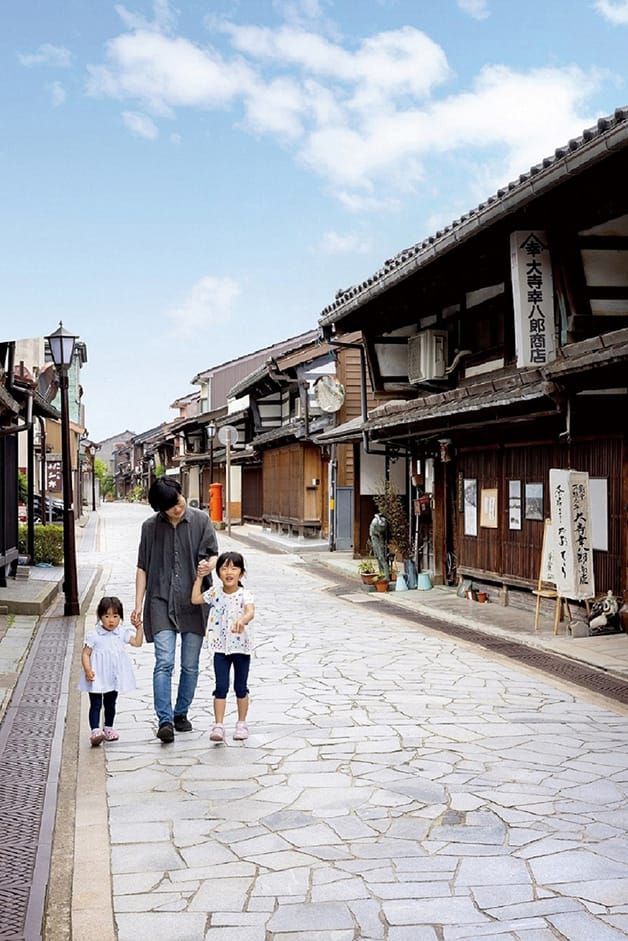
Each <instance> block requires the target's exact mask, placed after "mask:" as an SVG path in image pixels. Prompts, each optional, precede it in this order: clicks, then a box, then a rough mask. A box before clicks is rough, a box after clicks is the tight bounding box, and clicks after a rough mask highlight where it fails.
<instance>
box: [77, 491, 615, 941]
mask: <svg viewBox="0 0 628 941" xmlns="http://www.w3.org/2000/svg"><path fill="white" fill-rule="evenodd" d="M147 512H148V510H147V508H146V507H143V506H136V505H122V504H109V505H104V506H103V507H102V508H101V510H100V516H101V519H100V524H99V525H100V529H99V536H98V540H97V543H98V545H97V552H95V553H89V554H87V553H86V554H82V556H81V562H82V563H83V562H90V563H94V562H98V563H100V564H102V565H103V566H104V577H103V580H102V581H101V584H100V585H99V587H98V589H97V594H96V596H95V597H94V601H93V608H94V607H95V603H96V601H97V600H98V597H99V596H100V595H101V594H104V593H114V594H119V595H120V596H121V598H122V599H123V601H124V604H125V613H126V612H128V613H130V610H131V608H132V605H133V581H134V566H135V558H136V547H137V541H138V534H139V526H140V524H141V522H142V520H143V519H144V518H145V517H146V515H147ZM236 533H237V530H234V535H235V534H236ZM219 541H220V546H221V548H225V547H231V546H233V547H234V548H240V546H239V545H238V544H237V542H236V541H235V540H233V541H229V540H228V539H227V537H226V536H225V534H223V533H220V534H219ZM244 555H245V559H246V561H247V564H248V567H249V572H250V574H249V577H248V578H247V585H248V587H250V588H251V589H252V590H253V591H254V593H255V596H256V605H257V617H256V621H255V627H256V636H257V650H256V656H255V657H254V659H253V663H252V669H251V678H250V687H251V710H250V728H251V737H250V739H249V740H248V742H246V743H235V742H233V741H232V739H231V734H232V731H233V726H234V722H235V708H234V702H233V700H232V699H230V701H229V706H228V713H227V731H228V736H229V737H228V741H227V744H226V745H224V746H214V745H211V744H210V742H209V740H208V730H209V728H210V725H211V692H212V681H211V675H210V662H209V656H208V654H207V651H204V652H203V657H202V675H201V678H200V681H199V689H198V692H197V696H196V699H195V702H194V704H193V707H192V710H191V713H190V718H191V719H192V721H193V724H194V731H193V732H191V733H187V734H181V735H177V737H176V740H175V743H174V744H173V745H170V746H163V745H161V744H160V743H159V742H158V740H157V739H156V738H155V737H154V736H155V724H154V716H153V713H152V693H151V675H152V662H153V651H152V646H150V645H147V646H144V647H143V648H142V649H141V650H140V651H139V652H134V659H135V662H136V664H137V674H138V678H139V687H140V688H139V690H138V691H137V693H136V694H134V695H126V696H121V697H120V699H119V712H118V722H117V727H118V731H119V732H120V741H119V742H116V743H112V744H108V745H106V749H105V752H106V754H105V765H104V766H105V769H106V776H107V777H106V780H107V783H106V800H107V806H108V813H109V838H110V845H111V869H112V879H113V882H112V888H113V908H114V915H115V921H116V924H117V930H118V938H119V939H120V941H154V939H155V938H160V939H170V938H177V939H180V941H203V939H207V941H354V939H362V941H439V939H440V941H462V939H472V941H488V939H490V941H514V939H520V941H554V939H557V938H563V939H565V938H566V939H570V941H615V939H620V938H625V937H628V834H627V830H628V804H627V801H626V795H627V792H628V722H627V719H626V711H625V710H622V709H621V708H620V707H617V709H616V710H615V709H614V708H613V707H612V705H610V704H609V705H608V706H606V707H605V706H602V705H600V704H599V700H598V701H597V703H595V702H593V700H592V698H590V697H587V695H586V694H585V693H580V692H577V691H572V690H569V689H567V688H566V687H559V686H555V685H553V684H552V683H551V682H548V681H546V680H545V679H543V677H541V676H540V675H535V674H534V673H532V672H531V671H525V670H523V669H520V668H517V667H515V666H511V665H510V664H509V663H507V662H506V661H504V660H493V659H490V658H489V657H488V655H486V654H484V653H481V652H480V651H479V650H476V649H473V648H471V647H470V646H463V645H460V644H458V643H455V642H450V641H448V640H447V638H446V637H443V636H442V635H436V634H434V633H430V632H429V631H425V632H423V631H421V630H420V629H417V627H416V626H414V625H411V624H409V623H408V622H406V621H404V620H403V618H402V617H401V616H400V617H394V616H390V615H386V617H385V618H384V617H382V616H381V614H380V613H379V611H378V605H377V604H354V603H351V601H347V600H344V599H340V598H337V597H336V596H335V595H334V594H333V593H332V592H330V591H329V585H326V583H325V582H324V581H322V580H321V579H320V578H317V577H314V576H312V575H309V574H308V569H307V563H306V562H303V561H302V560H301V559H300V558H299V557H297V556H292V555H278V554H274V555H271V554H268V553H266V552H265V551H264V550H263V549H262V548H259V549H250V548H248V547H245V549H244ZM127 621H128V614H127ZM91 622H92V616H91V614H90V617H89V618H88V624H91ZM81 707H82V710H83V713H86V711H87V703H86V700H83V701H82V703H81ZM83 727H84V728H85V729H86V725H85V723H84V724H83ZM81 754H82V760H83V761H84V762H85V763H86V766H87V768H88V772H89V773H90V774H91V778H89V777H88V785H87V789H85V788H84V789H83V793H82V795H80V800H82V801H84V802H85V806H84V808H83V810H81V807H79V819H81V814H83V816H84V815H85V813H89V799H90V794H89V788H90V787H91V786H93V787H94V789H95V790H97V788H98V786H99V785H98V782H99V780H102V773H103V770H102V769H103V760H102V749H99V750H95V749H90V748H89V745H88V742H87V737H86V735H85V734H83V740H82V742H81ZM99 776H100V777H99ZM85 808H87V809H85ZM98 936H99V937H101V938H102V937H103V936H104V934H103V933H101V934H100V935H98ZM82 937H86V936H82Z"/></svg>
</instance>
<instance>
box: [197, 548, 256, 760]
mask: <svg viewBox="0 0 628 941" xmlns="http://www.w3.org/2000/svg"><path fill="white" fill-rule="evenodd" d="M207 569H208V565H207V563H206V562H200V563H199V567H198V569H197V574H196V580H195V581H194V585H193V587H192V598H191V601H192V604H208V605H209V606H210V609H209V622H208V627H209V629H210V635H209V648H210V650H212V651H213V652H214V675H215V678H216V687H215V689H214V726H213V728H212V730H211V732H210V735H209V738H210V740H211V741H212V742H216V744H220V743H221V742H224V740H225V726H224V719H225V707H226V705H227V693H228V691H229V677H230V673H231V668H232V667H233V687H234V690H235V694H236V700H237V704H238V721H237V722H236V727H235V731H234V733H233V737H234V739H235V741H236V742H243V741H244V740H245V739H247V738H248V737H249V730H248V726H247V724H246V717H247V713H248V711H249V690H248V686H247V682H248V678H249V667H250V665H251V651H252V650H253V636H252V633H251V630H250V629H247V626H248V625H249V624H250V623H251V621H252V620H253V618H254V617H255V604H254V602H253V594H252V592H250V591H248V590H247V589H246V588H245V587H244V586H243V584H242V582H241V578H242V576H243V575H244V559H243V558H242V556H241V555H240V553H239V552H223V553H222V555H219V556H218V559H217V561H216V574H217V575H218V578H219V579H220V583H221V584H219V585H218V586H215V585H212V587H211V588H210V589H209V590H208V591H203V590H202V587H201V586H202V580H203V576H204V575H206V574H207Z"/></svg>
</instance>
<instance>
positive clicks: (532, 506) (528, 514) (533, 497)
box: [525, 484, 543, 521]
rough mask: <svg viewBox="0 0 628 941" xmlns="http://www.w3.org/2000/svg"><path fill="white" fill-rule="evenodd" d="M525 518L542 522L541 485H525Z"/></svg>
mask: <svg viewBox="0 0 628 941" xmlns="http://www.w3.org/2000/svg"><path fill="white" fill-rule="evenodd" d="M525 518H526V519H527V520H541V521H542V520H543V484H526V504H525Z"/></svg>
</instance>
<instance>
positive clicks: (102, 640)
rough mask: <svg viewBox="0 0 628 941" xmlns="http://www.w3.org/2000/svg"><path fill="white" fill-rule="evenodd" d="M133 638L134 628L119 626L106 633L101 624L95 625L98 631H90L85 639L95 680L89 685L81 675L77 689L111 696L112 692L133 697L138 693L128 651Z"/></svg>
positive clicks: (82, 674)
mask: <svg viewBox="0 0 628 941" xmlns="http://www.w3.org/2000/svg"><path fill="white" fill-rule="evenodd" d="M133 637H135V629H134V628H133V627H122V626H120V627H116V629H115V630H113V631H107V630H105V628H104V627H103V626H102V624H98V625H96V630H94V631H90V633H89V634H88V635H87V637H86V638H85V646H86V647H90V648H91V651H92V652H91V656H90V660H91V662H92V670H93V671H94V673H95V674H96V676H95V677H94V680H93V681H92V682H91V683H90V682H89V681H88V680H87V679H86V677H85V673H81V679H80V681H79V687H78V688H79V689H80V690H82V691H83V692H84V693H108V692H110V690H113V689H115V690H117V691H118V692H119V693H130V692H131V690H134V689H136V687H137V683H136V681H135V673H134V672H133V664H132V663H131V658H130V657H129V655H128V653H127V650H126V645H127V644H128V643H129V641H130V640H131V639H132V638H133Z"/></svg>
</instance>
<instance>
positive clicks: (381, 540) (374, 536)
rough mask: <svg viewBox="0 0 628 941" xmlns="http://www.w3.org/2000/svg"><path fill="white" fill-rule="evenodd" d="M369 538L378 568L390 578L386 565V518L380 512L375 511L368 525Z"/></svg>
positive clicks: (385, 576) (388, 568) (386, 577)
mask: <svg viewBox="0 0 628 941" xmlns="http://www.w3.org/2000/svg"><path fill="white" fill-rule="evenodd" d="M369 538H370V540H371V545H372V546H373V555H374V556H375V558H376V559H377V564H378V565H379V570H380V572H381V573H382V575H383V576H384V578H385V579H387V580H390V567H389V565H388V520H387V519H386V517H385V516H382V514H381V513H376V514H375V516H374V517H373V519H372V520H371V523H370V526H369Z"/></svg>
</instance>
